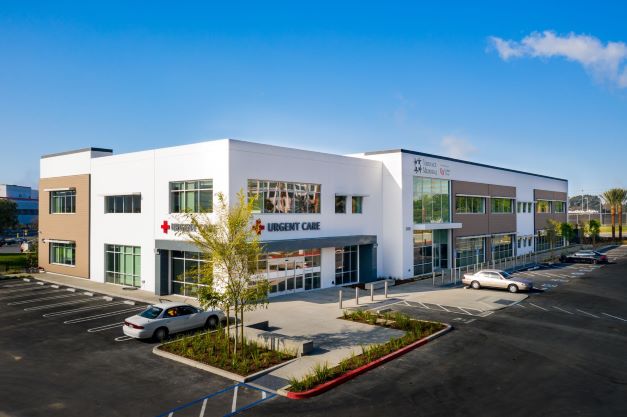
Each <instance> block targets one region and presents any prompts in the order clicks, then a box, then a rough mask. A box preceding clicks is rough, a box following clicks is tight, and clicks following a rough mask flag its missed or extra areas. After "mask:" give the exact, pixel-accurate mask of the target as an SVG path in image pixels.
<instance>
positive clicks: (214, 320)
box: [205, 316, 220, 329]
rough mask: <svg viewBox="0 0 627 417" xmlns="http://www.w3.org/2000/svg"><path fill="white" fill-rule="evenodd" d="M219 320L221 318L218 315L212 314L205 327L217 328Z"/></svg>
mask: <svg viewBox="0 0 627 417" xmlns="http://www.w3.org/2000/svg"><path fill="white" fill-rule="evenodd" d="M219 322H220V320H218V317H217V316H210V317H209V318H208V319H207V321H206V322H205V329H215V328H216V327H218V323H219Z"/></svg>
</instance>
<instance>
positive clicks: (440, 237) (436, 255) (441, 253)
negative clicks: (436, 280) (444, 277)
mask: <svg viewBox="0 0 627 417" xmlns="http://www.w3.org/2000/svg"><path fill="white" fill-rule="evenodd" d="M446 268H448V230H434V232H433V270H434V271H441V270H442V269H446Z"/></svg>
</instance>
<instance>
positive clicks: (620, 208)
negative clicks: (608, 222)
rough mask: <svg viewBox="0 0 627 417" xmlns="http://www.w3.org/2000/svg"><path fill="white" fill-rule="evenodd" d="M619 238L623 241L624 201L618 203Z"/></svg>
mask: <svg viewBox="0 0 627 417" xmlns="http://www.w3.org/2000/svg"><path fill="white" fill-rule="evenodd" d="M618 240H620V241H621V242H622V241H623V203H622V202H621V203H620V204H619V205H618Z"/></svg>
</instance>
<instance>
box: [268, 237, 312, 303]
mask: <svg viewBox="0 0 627 417" xmlns="http://www.w3.org/2000/svg"><path fill="white" fill-rule="evenodd" d="M320 253H321V251H320V249H319V248H318V249H301V250H297V251H276V252H266V253H264V254H262V255H261V256H260V257H259V260H258V263H257V274H256V275H257V279H267V280H268V281H270V294H271V295H272V294H278V293H284V292H285V291H299V290H312V289H315V288H320V286H321V281H320V273H321V271H320V264H321V257H320Z"/></svg>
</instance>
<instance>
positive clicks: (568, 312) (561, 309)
mask: <svg viewBox="0 0 627 417" xmlns="http://www.w3.org/2000/svg"><path fill="white" fill-rule="evenodd" d="M553 308H554V309H556V310H559V311H563V312H564V313H566V314H570V315H571V316H574V315H575V313H571V312H570V311H566V310H564V309H563V308H559V307H555V306H553Z"/></svg>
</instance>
